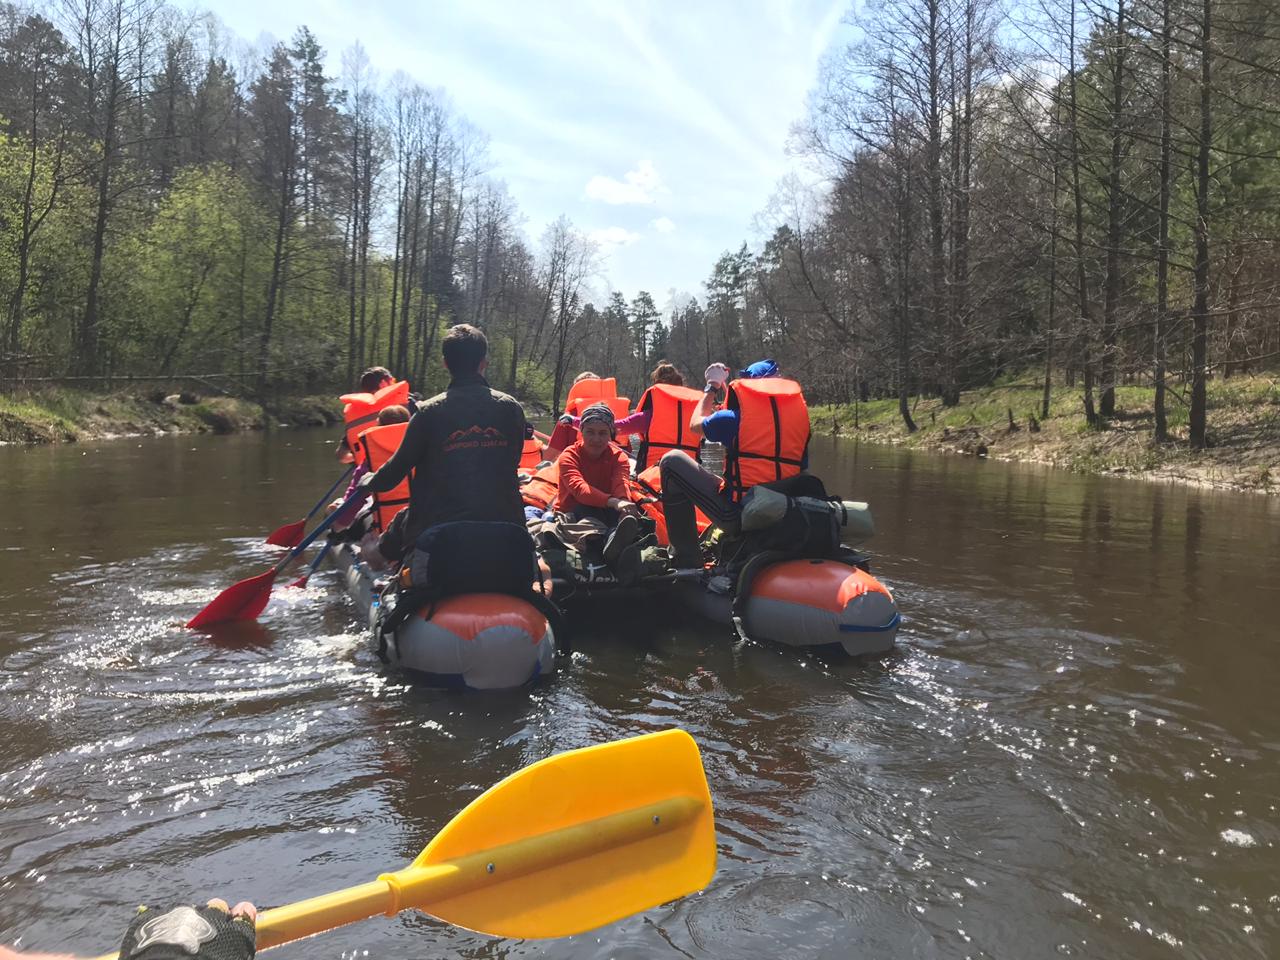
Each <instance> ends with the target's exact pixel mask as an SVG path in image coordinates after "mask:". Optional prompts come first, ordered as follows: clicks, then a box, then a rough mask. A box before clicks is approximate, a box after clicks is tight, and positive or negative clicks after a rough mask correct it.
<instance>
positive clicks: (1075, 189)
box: [1067, 0, 1098, 427]
mask: <svg viewBox="0 0 1280 960" xmlns="http://www.w3.org/2000/svg"><path fill="white" fill-rule="evenodd" d="M1070 45H1071V63H1070V69H1069V70H1068V74H1067V75H1068V78H1069V79H1068V84H1067V88H1068V97H1069V98H1070V103H1071V110H1070V112H1071V188H1072V193H1073V194H1074V197H1073V199H1074V202H1075V234H1076V236H1075V241H1076V242H1075V247H1076V296H1077V298H1078V306H1077V310H1078V312H1079V314H1080V337H1081V340H1082V342H1083V347H1082V349H1081V351H1080V363H1081V368H1082V372H1083V374H1084V416H1085V420H1086V421H1087V422H1088V424H1089V426H1091V427H1095V426H1097V425H1098V414H1097V411H1096V410H1095V409H1094V406H1093V361H1092V359H1091V357H1090V353H1091V351H1090V349H1089V342H1090V340H1091V339H1092V338H1093V322H1092V320H1091V318H1090V316H1089V280H1088V277H1087V276H1086V273H1085V266H1084V193H1083V191H1082V190H1081V188H1080V119H1079V104H1078V102H1077V99H1076V86H1077V78H1076V4H1075V0H1072V3H1071V26H1070Z"/></svg>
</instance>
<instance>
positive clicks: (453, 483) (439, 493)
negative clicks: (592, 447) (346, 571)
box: [367, 324, 525, 560]
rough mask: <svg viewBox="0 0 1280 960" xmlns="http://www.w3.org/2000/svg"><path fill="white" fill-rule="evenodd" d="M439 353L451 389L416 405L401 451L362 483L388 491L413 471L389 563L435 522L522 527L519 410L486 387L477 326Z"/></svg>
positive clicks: (453, 332)
mask: <svg viewBox="0 0 1280 960" xmlns="http://www.w3.org/2000/svg"><path fill="white" fill-rule="evenodd" d="M442 352H443V353H444V358H445V366H446V367H448V369H449V371H450V374H451V375H452V377H453V379H452V380H451V381H450V383H449V386H448V388H447V389H446V390H445V391H444V392H443V393H440V394H437V395H436V396H434V397H431V398H430V399H429V400H426V401H424V402H423V403H422V404H420V405H419V407H418V412H417V413H416V414H415V415H414V416H413V419H412V420H410V421H409V426H408V428H407V429H406V431H405V436H404V440H403V441H402V443H401V444H400V448H399V449H398V450H397V451H396V453H395V455H394V456H393V457H392V458H391V459H390V460H388V461H387V463H386V464H384V465H383V467H382V468H381V469H379V470H378V471H377V473H375V474H372V475H370V477H369V479H368V481H367V482H368V486H369V487H370V489H372V490H374V491H385V490H389V489H391V488H392V487H393V486H395V484H396V483H398V482H399V481H400V480H401V479H403V478H404V476H405V475H406V474H408V473H409V471H413V478H412V480H411V481H410V498H409V507H408V512H407V514H406V515H405V516H404V517H402V518H397V519H400V520H401V521H402V525H401V526H400V528H399V529H397V530H395V532H394V536H392V537H388V536H386V535H384V537H383V540H382V541H381V542H380V545H379V550H380V551H381V552H382V553H383V554H384V556H386V557H387V559H391V560H394V559H399V556H400V555H402V554H403V551H404V549H405V548H407V547H409V546H412V545H413V543H414V542H415V541H416V540H417V538H418V535H419V534H420V533H422V531H424V530H426V529H427V528H428V527H433V526H435V525H437V524H440V523H448V522H450V521H454V520H488V521H501V522H509V523H517V524H522V525H523V523H524V509H523V504H522V501H521V498H520V487H519V480H518V478H517V470H518V467H519V463H520V453H521V450H522V448H523V445H524V435H525V416H524V408H523V407H521V406H520V403H519V401H517V400H516V399H514V398H513V397H509V396H507V395H506V394H505V393H502V392H500V391H498V390H493V389H490V387H489V384H488V382H487V381H486V380H485V379H484V374H483V371H484V368H485V365H486V352H487V343H486V341H485V338H484V334H483V333H481V332H480V331H479V330H477V329H476V328H475V327H471V326H469V325H467V324H460V325H458V326H455V327H453V328H451V329H450V331H449V333H448V334H447V335H446V336H445V338H444V342H443V344H442Z"/></svg>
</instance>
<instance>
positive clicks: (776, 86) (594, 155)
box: [201, 0, 849, 306]
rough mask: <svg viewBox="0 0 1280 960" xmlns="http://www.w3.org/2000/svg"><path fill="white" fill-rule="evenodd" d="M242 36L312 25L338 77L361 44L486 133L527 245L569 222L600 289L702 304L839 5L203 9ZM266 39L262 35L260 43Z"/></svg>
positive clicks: (665, 2)
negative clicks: (560, 221)
mask: <svg viewBox="0 0 1280 960" xmlns="http://www.w3.org/2000/svg"><path fill="white" fill-rule="evenodd" d="M201 6H202V7H205V8H207V9H209V10H211V11H212V12H213V13H215V14H217V15H218V16H219V17H220V18H221V19H222V20H223V21H224V22H225V23H226V25H227V26H228V27H230V28H231V29H232V30H233V31H234V32H235V33H237V34H239V36H240V37H241V38H242V39H244V40H248V41H252V42H259V43H261V42H263V41H269V40H271V39H280V40H288V39H289V38H290V37H291V36H292V34H293V32H294V30H295V29H296V28H297V27H298V25H300V24H303V23H305V24H306V25H307V26H308V27H310V29H311V30H312V32H313V33H314V34H315V35H316V37H317V39H318V40H319V41H320V43H321V44H322V45H323V46H324V47H325V50H326V53H327V55H328V60H329V63H330V65H331V69H330V73H331V75H334V76H338V75H340V63H341V52H342V50H343V49H344V48H345V47H347V46H349V45H350V44H352V43H353V42H354V41H356V40H359V41H360V43H362V44H363V45H364V47H365V49H366V50H367V52H368V54H369V58H370V60H371V62H372V64H373V65H374V67H375V68H376V69H377V70H378V71H379V72H380V74H381V75H382V77H384V78H387V77H390V75H391V74H393V73H394V72H395V71H396V70H402V71H404V72H405V73H407V74H408V75H410V76H411V77H413V78H414V79H415V80H418V81H420V82H421V83H423V84H424V85H426V86H429V87H439V88H443V89H444V90H445V91H446V93H447V94H448V97H449V99H450V101H451V102H452V104H453V105H454V107H455V108H456V110H457V112H458V113H460V114H461V115H462V116H464V117H465V118H466V119H467V120H469V121H470V122H471V123H472V124H473V125H474V126H476V127H477V128H479V129H480V130H481V131H483V133H484V134H486V135H487V136H488V138H489V152H488V153H489V160H490V162H489V176H490V177H492V178H493V179H497V180H502V181H504V182H505V183H506V184H507V186H508V188H509V190H510V192H511V194H512V196H513V197H514V199H515V200H516V202H517V204H518V205H519V207H520V210H521V212H522V213H523V214H524V216H525V221H526V222H525V225H524V226H525V230H526V232H527V233H528V234H529V237H530V239H531V241H533V242H535V243H536V241H537V238H538V237H539V236H540V235H541V233H542V231H543V230H544V228H545V227H546V225H547V224H548V223H550V222H551V221H553V220H554V219H555V218H556V217H558V216H559V215H561V214H565V215H567V216H568V217H569V219H570V220H571V221H572V222H573V224H574V225H575V226H576V227H577V228H578V229H580V230H581V231H583V232H584V233H586V234H588V235H589V236H591V237H592V238H593V239H594V240H595V241H596V242H597V243H598V244H599V247H600V250H601V254H602V259H601V275H600V276H599V277H598V278H597V280H596V282H595V283H594V284H593V287H595V288H596V289H607V288H616V289H619V290H621V291H622V292H623V293H624V295H626V296H627V297H628V298H630V297H632V296H634V295H635V293H636V292H637V291H639V290H642V289H644V290H648V291H650V292H651V293H652V294H653V296H654V299H655V300H656V301H657V302H658V304H659V305H660V306H661V305H662V304H663V303H664V302H666V301H667V300H668V299H669V297H670V294H671V292H672V291H673V290H674V291H678V292H687V293H691V294H693V295H695V296H698V297H701V296H702V294H703V291H702V282H703V281H704V280H705V279H706V277H707V276H708V275H709V274H710V272H711V267H712V265H713V264H714V262H715V260H716V258H717V257H719V255H720V254H721V253H723V252H724V251H725V250H729V249H736V248H737V247H738V246H739V245H741V243H742V242H743V241H744V240H748V241H754V240H756V239H758V238H756V237H755V236H754V235H753V234H752V219H753V217H754V215H755V214H756V213H758V212H759V211H760V210H761V209H763V208H764V207H765V205H766V204H767V203H768V200H769V198H770V196H771V194H772V193H773V191H774V188H775V186H776V184H777V182H778V180H779V179H780V178H781V177H782V176H783V175H785V174H786V173H787V172H788V171H789V170H791V169H793V168H794V167H796V166H797V165H798V164H799V163H800V161H799V160H798V159H797V158H795V157H792V156H789V155H788V152H787V143H788V139H789V133H790V130H791V127H792V124H793V123H795V122H796V121H798V120H800V119H802V118H803V116H804V114H805V110H806V98H807V96H808V94H809V92H810V90H811V89H812V87H813V85H814V83H815V82H816V80H817V76H818V69H819V64H820V61H821V58H822V57H823V55H824V54H825V53H826V52H827V51H828V50H829V49H831V48H832V46H833V45H834V44H839V43H843V42H844V36H843V34H844V31H846V30H847V29H848V28H847V27H844V26H842V25H841V19H842V17H843V16H844V14H845V13H846V12H847V11H848V9H849V0H736V2H735V0H630V2H628V0H594V2H593V0H456V2H447V3H446V2H441V0H420V2H417V3H412V2H410V3H406V2H404V0H364V2H356V0H274V2H271V3H263V2H261V0H207V2H205V3H202V4H201ZM264 35H265V36H264Z"/></svg>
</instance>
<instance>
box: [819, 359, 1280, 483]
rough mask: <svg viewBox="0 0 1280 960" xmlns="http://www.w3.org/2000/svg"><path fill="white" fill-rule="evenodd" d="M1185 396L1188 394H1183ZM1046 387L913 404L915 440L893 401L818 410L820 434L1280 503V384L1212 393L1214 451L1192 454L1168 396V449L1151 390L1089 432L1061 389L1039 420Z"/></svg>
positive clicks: (1124, 393)
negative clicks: (1155, 437)
mask: <svg viewBox="0 0 1280 960" xmlns="http://www.w3.org/2000/svg"><path fill="white" fill-rule="evenodd" d="M1179 393H1181V391H1179ZM1041 396H1042V386H1041V385H1035V384H1031V383H1029V382H1025V381H1024V382H1020V383H1011V384H1004V385H997V386H992V387H986V388H983V389H981V390H972V391H966V392H965V393H964V394H963V395H962V397H961V402H960V405H959V406H956V407H950V408H947V407H943V406H942V404H941V402H940V401H939V400H938V399H937V398H936V397H935V398H923V397H913V398H912V401H911V404H912V417H913V418H914V420H915V422H916V426H917V427H919V429H918V430H917V431H916V432H915V433H914V434H908V433H907V430H906V428H905V427H904V426H903V423H902V417H901V415H900V414H899V413H898V401H897V400H896V399H888V400H872V401H869V402H867V403H859V404H856V405H847V406H846V405H836V406H830V405H828V406H818V407H815V408H814V409H813V411H812V417H813V424H814V429H815V431H819V432H825V433H834V434H836V435H838V436H847V437H857V438H858V439H861V440H867V441H871V442H876V443H893V444H901V445H903V446H908V447H917V448H921V449H932V450H940V451H945V452H952V453H961V454H968V455H970V456H985V457H989V458H991V459H993V460H1016V461H1023V462H1030V463H1047V464H1051V465H1053V466H1057V467H1065V468H1066V469H1069V470H1072V471H1075V472H1077V473H1098V474H1114V475H1121V476H1133V477H1143V478H1147V479H1153V480H1168V481H1176V482H1181V483H1190V484H1195V485H1198V486H1208V487H1219V488H1223V489H1232V490H1256V491H1259V492H1263V493H1273V494H1274V493H1280V378H1276V377H1267V376H1254V377H1234V378H1232V379H1230V380H1215V381H1212V382H1211V383H1210V384H1209V387H1208V418H1209V428H1208V435H1209V442H1210V447H1209V448H1208V449H1207V450H1199V451H1196V450H1192V449H1190V448H1189V447H1188V446H1187V415H1188V409H1187V406H1186V404H1185V403H1183V402H1182V400H1181V399H1180V397H1179V396H1178V395H1175V393H1174V391H1173V390H1170V396H1169V403H1168V419H1169V432H1170V433H1171V434H1172V436H1173V438H1174V439H1173V440H1171V441H1170V442H1169V443H1164V444H1156V443H1153V442H1152V439H1151V436H1152V429H1153V397H1154V390H1153V389H1152V388H1150V387H1120V388H1118V389H1117V390H1116V416H1115V417H1114V418H1113V419H1112V420H1111V421H1109V422H1108V423H1107V424H1105V425H1104V426H1103V427H1100V428H1091V427H1089V425H1088V424H1087V423H1086V422H1085V418H1084V413H1083V409H1084V408H1083V394H1082V391H1081V389H1080V388H1079V387H1078V386H1077V387H1075V388H1070V387H1066V386H1062V385H1057V384H1055V386H1054V390H1053V394H1052V399H1051V402H1050V405H1049V416H1048V417H1047V418H1045V419H1041V418H1040V410H1041Z"/></svg>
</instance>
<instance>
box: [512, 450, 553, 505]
mask: <svg viewBox="0 0 1280 960" xmlns="http://www.w3.org/2000/svg"><path fill="white" fill-rule="evenodd" d="M559 491H560V461H558V460H557V461H556V462H555V463H553V464H551V465H550V466H547V467H543V468H542V469H541V470H539V471H538V472H537V473H535V474H534V475H533V479H532V480H530V481H529V482H528V483H526V484H524V485H523V486H522V487H521V488H520V496H521V498H523V500H524V502H525V504H526V505H527V506H530V507H537V508H538V509H539V510H550V509H551V505H552V504H553V503H555V502H556V494H557V493H558V492H559Z"/></svg>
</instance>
